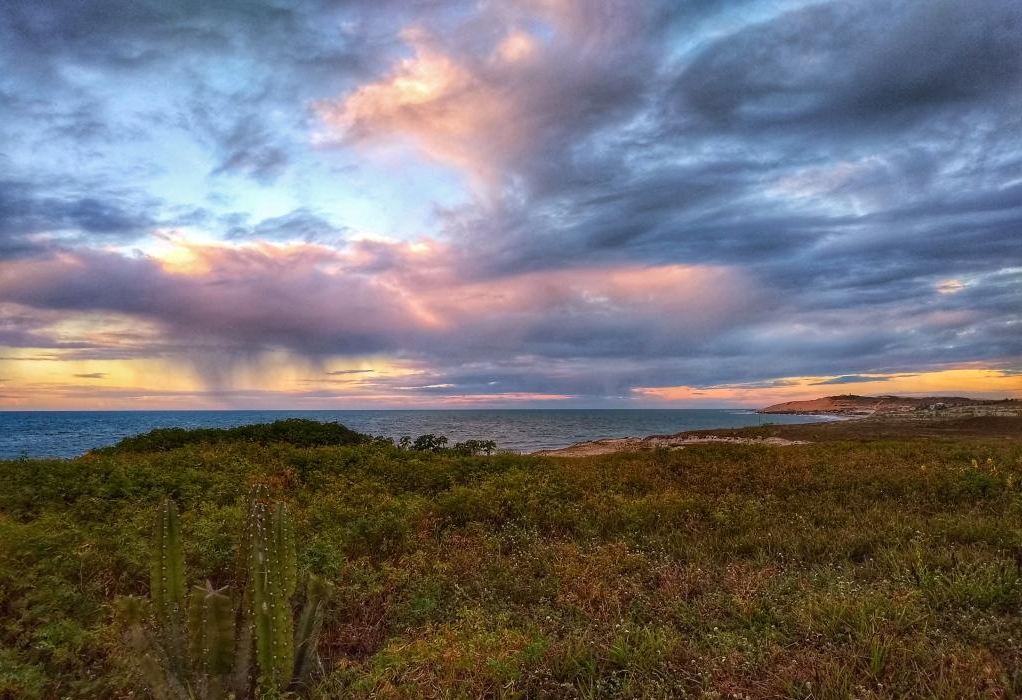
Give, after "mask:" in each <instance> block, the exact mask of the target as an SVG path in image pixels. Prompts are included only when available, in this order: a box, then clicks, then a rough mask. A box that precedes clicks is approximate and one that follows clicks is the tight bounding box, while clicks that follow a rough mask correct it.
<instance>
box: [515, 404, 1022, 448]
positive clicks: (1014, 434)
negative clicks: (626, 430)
mask: <svg viewBox="0 0 1022 700" xmlns="http://www.w3.org/2000/svg"><path fill="white" fill-rule="evenodd" d="M763 415H770V414H763ZM800 415H819V416H821V417H823V416H824V415H827V416H829V418H830V420H822V421H819V422H811V423H802V424H799V425H780V424H766V425H762V426H754V427H746V428H724V429H717V430H688V431H683V432H679V433H674V434H672V435H648V436H646V437H621V438H607V439H603V440H590V441H584V442H578V443H575V444H573V445H569V446H568V447H564V448H560V449H552V450H539V451H536V452H532V453H530V454H533V455H538V456H546V457H592V456H597V455H602V454H610V453H614V452H642V451H650V450H654V449H657V448H668V449H683V448H685V447H688V446H691V445H698V444H712V443H718V444H719V443H727V444H741V445H765V446H773V447H785V446H795V445H806V444H810V443H814V442H828V441H837V440H841V441H849V440H850V441H867V440H881V439H902V438H909V439H913V438H927V439H933V438H936V439H957V438H963V437H977V438H1000V439H1006V440H1022V410H1019V409H1018V408H1016V407H1014V406H1013V407H1011V408H1009V409H1004V410H998V409H986V408H977V407H975V406H970V407H966V408H964V409H963V410H954V409H952V410H947V411H912V412H904V411H899V412H874V413H870V414H862V413H854V414H853V413H847V414H840V415H835V414H823V413H819V414H817V413H813V412H803V413H801V414H800Z"/></svg>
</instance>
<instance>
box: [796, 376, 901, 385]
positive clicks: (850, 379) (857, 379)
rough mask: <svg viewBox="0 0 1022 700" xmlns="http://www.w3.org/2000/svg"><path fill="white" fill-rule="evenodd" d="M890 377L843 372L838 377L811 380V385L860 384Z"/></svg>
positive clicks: (885, 380) (880, 380)
mask: <svg viewBox="0 0 1022 700" xmlns="http://www.w3.org/2000/svg"><path fill="white" fill-rule="evenodd" d="M891 379H892V377H867V376H864V375H861V374H845V375H843V376H840V377H831V378H830V379H824V380H823V381H822V382H812V386H824V385H826V384H861V383H862V382H887V381H890V380H891Z"/></svg>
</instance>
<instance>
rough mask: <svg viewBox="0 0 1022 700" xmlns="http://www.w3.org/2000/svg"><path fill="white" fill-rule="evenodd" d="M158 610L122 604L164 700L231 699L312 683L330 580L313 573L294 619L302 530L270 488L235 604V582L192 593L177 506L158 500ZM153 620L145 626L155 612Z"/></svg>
mask: <svg viewBox="0 0 1022 700" xmlns="http://www.w3.org/2000/svg"><path fill="white" fill-rule="evenodd" d="M150 574H151V576H150V578H151V581H150V583H151V591H150V597H151V606H150V607H151V608H152V611H151V613H152V614H151V615H147V614H146V610H145V606H144V604H143V600H142V599H140V598H135V597H132V596H128V597H123V598H119V599H118V600H117V601H116V609H117V611H118V613H119V615H120V617H121V619H122V622H123V624H124V627H125V637H126V640H127V641H128V643H129V644H130V645H131V647H132V648H133V650H134V651H135V654H134V658H135V659H136V660H137V662H138V664H139V667H140V670H141V672H142V675H143V677H144V679H145V681H146V683H147V684H148V686H149V688H150V690H151V691H152V694H153V696H154V697H156V698H158V699H159V700H164V699H165V700H192V699H204V700H223V698H225V697H228V693H230V695H231V697H233V698H235V700H242V699H243V698H253V697H257V696H258V697H266V696H275V695H278V694H280V693H281V692H284V691H288V690H290V691H292V692H295V693H301V692H303V691H305V690H307V689H308V687H309V682H310V679H311V677H312V674H313V672H314V671H315V669H316V668H317V661H318V660H317V657H316V643H317V641H318V639H319V633H320V630H321V628H322V624H323V611H324V608H325V605H326V600H327V597H328V595H329V585H328V584H327V583H326V582H325V581H323V580H322V579H320V578H319V577H316V576H310V577H309V582H308V585H307V588H306V596H305V604H304V607H303V609H302V612H301V615H300V617H299V619H298V628H297V630H296V629H294V623H293V622H292V615H291V612H292V599H293V597H294V594H295V590H296V588H297V580H298V576H297V566H296V557H295V539H294V530H293V527H292V525H291V518H290V514H289V513H288V509H287V506H286V505H285V504H283V503H276V504H272V506H271V503H270V501H269V498H268V493H267V490H266V487H265V486H259V487H256V488H255V489H254V490H253V494H252V500H251V505H250V507H249V512H248V518H247V519H246V523H245V535H244V539H243V541H242V553H241V556H240V557H239V569H238V585H239V587H240V588H241V594H242V595H241V600H240V601H238V602H237V604H236V603H235V601H234V600H232V598H231V596H230V595H229V594H228V592H227V587H224V588H219V589H217V588H214V587H213V585H212V584H211V583H210V582H209V581H207V582H206V584H205V586H194V587H193V588H192V589H191V592H190V594H189V595H188V597H187V603H186V597H185V584H184V581H185V574H184V554H183V548H182V545H181V531H180V524H179V522H178V513H177V507H176V506H175V505H174V502H173V501H171V500H170V499H164V500H163V502H162V503H161V504H160V509H159V511H158V513H157V517H156V522H155V524H154V528H153V555H152V564H151V569H150ZM149 617H151V618H152V623H153V624H147V618H149Z"/></svg>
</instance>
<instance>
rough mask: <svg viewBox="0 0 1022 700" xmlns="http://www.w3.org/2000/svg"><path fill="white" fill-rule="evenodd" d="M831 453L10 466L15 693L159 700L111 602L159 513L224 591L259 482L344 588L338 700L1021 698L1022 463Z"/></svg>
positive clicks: (927, 448) (1, 691)
mask: <svg viewBox="0 0 1022 700" xmlns="http://www.w3.org/2000/svg"><path fill="white" fill-rule="evenodd" d="M830 437H831V439H830V440H828V441H824V442H819V443H814V444H809V445H799V446H789V447H768V446H752V445H713V444H706V445H697V446H692V447H687V448H685V449H681V450H673V451H667V450H657V451H652V452H645V453H634V454H617V455H606V456H601V457H594V458H585V459H557V458H539V457H529V456H518V455H495V456H492V457H468V456H456V455H453V454H444V453H440V454H432V453H423V452H414V451H407V450H398V449H395V448H392V447H389V446H386V445H381V444H374V443H365V444H357V445H352V446H346V447H298V446H294V445H289V444H274V443H271V444H258V443H257V442H251V441H231V440H221V441H219V442H210V443H204V444H187V441H184V442H183V443H179V442H176V441H175V442H173V444H165V443H161V444H160V445H159V449H155V448H154V449H153V450H152V451H145V449H141V448H139V444H138V443H137V442H136V443H135V449H134V450H128V449H123V450H110V451H107V452H105V453H103V454H94V455H90V456H86V457H83V458H80V459H77V460H71V461H32V460H17V461H8V462H0V484H2V485H3V486H2V488H0V698H3V699H4V700H8V699H11V700H13V699H17V700H22V699H25V700H31V699H35V698H138V697H145V692H144V691H143V690H142V688H141V685H140V680H139V678H138V677H137V676H136V672H135V670H134V668H133V667H132V666H131V665H130V664H129V663H128V659H127V656H128V655H127V654H126V653H125V646H124V642H123V640H122V639H121V633H120V630H119V627H118V626H117V625H116V624H115V623H114V621H113V616H112V613H111V602H112V600H113V599H114V597H115V596H116V595H120V594H128V593H135V594H145V593H146V591H147V588H148V583H147V580H148V579H147V567H148V556H149V544H148V531H149V526H150V522H151V520H152V517H153V512H154V510H155V508H156V506H157V504H158V502H159V500H160V498H161V497H162V496H164V495H171V496H173V497H174V498H175V499H176V500H177V503H178V504H179V506H180V508H181V512H182V524H183V531H184V537H185V549H186V556H187V559H188V565H189V569H190V572H191V573H192V574H193V575H194V578H196V579H200V578H203V579H204V578H209V579H211V580H212V581H213V582H214V584H218V585H221V584H224V583H228V582H229V580H230V578H231V571H232V568H231V567H232V562H233V557H234V545H235V542H236V541H237V539H238V533H239V532H240V531H241V529H242V522H241V521H242V518H243V515H244V512H245V496H246V493H247V490H248V485H249V484H251V483H254V482H257V481H259V482H264V483H266V484H268V485H269V486H270V488H271V489H272V490H273V491H274V493H275V494H276V495H277V496H279V497H280V498H282V499H285V500H287V501H288V502H290V504H291V506H292V508H293V512H294V515H295V525H296V531H297V535H298V537H297V539H298V553H299V562H300V567H301V568H302V569H303V570H305V571H311V572H315V573H318V574H321V575H323V576H325V577H327V578H329V579H330V580H331V581H333V582H334V584H335V593H334V596H333V601H332V604H331V607H330V609H329V612H328V616H327V620H326V624H325V627H324V632H323V639H322V642H321V645H320V653H321V655H322V656H323V659H324V662H325V665H326V668H327V670H328V674H327V676H326V677H325V678H324V679H323V680H322V682H321V684H320V685H319V687H318V688H317V690H316V692H315V695H314V696H315V697H321V698H686V697H687V698H991V697H994V698H998V697H999V698H1012V697H1017V696H1018V694H1022V615H1020V612H1022V573H1020V567H1022V548H1020V545H1022V529H1020V528H1022V442H1020V441H1019V440H1011V439H1004V438H994V437H985V438H968V437H954V438H904V439H897V440H888V439H883V440H872V441H851V440H844V439H835V436H830ZM178 444H181V446H177V445H178ZM143 447H144V445H143Z"/></svg>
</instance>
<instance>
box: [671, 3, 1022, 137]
mask: <svg viewBox="0 0 1022 700" xmlns="http://www.w3.org/2000/svg"><path fill="white" fill-rule="evenodd" d="M1020 33H1022V7H1020V6H1019V5H1018V3H1015V2H1007V1H1005V0H978V1H977V2H970V3H967V4H966V3H961V2H957V1H956V0H933V1H932V2H925V3H918V2H910V1H907V0H902V1H900V2H893V3H879V2H874V1H872V0H870V1H862V0H852V1H850V2H830V3H823V4H820V5H813V6H810V7H806V8H803V9H799V10H795V11H792V12H788V13H785V14H784V15H782V16H781V17H779V18H776V19H773V20H770V21H769V22H767V23H764V24H755V25H752V26H749V27H747V28H745V29H742V30H740V31H738V32H735V33H733V34H731V35H730V36H728V37H726V38H724V39H722V40H720V41H718V42H716V43H714V44H713V45H711V46H710V47H708V48H707V49H706V50H704V51H703V52H702V53H701V54H700V55H699V56H698V57H697V58H696V59H695V60H694V61H692V62H691V63H690V64H689V65H688V66H687V67H686V68H685V69H684V70H683V71H682V73H681V75H680V76H679V79H678V81H677V83H676V87H675V89H676V90H677V94H678V96H679V98H680V100H681V102H682V107H681V112H680V113H679V117H680V118H681V119H685V118H688V117H690V116H692V115H694V116H696V117H697V118H700V119H705V120H706V121H707V123H708V128H711V129H716V128H719V127H720V125H722V124H723V125H725V126H728V127H738V128H740V127H745V126H758V127H763V126H781V127H784V128H806V127H813V126H816V127H820V128H823V129H828V130H829V129H833V128H841V127H855V128H869V127H870V126H871V125H872V123H873V122H875V121H877V120H882V121H891V122H894V123H893V124H891V125H890V127H889V128H895V129H896V128H898V122H903V121H906V120H907V121H912V120H915V119H919V118H920V117H925V116H927V115H928V111H929V110H931V109H941V108H944V107H947V106H954V105H958V104H961V103H967V102H970V101H974V100H982V99H984V98H985V97H987V96H988V95H990V94H991V93H997V92H1000V91H1003V90H1010V89H1013V88H1016V87H1017V86H1018V85H1019V82H1020V75H1022V44H1020V42H1019V36H1020ZM823 122H826V123H825V124H824V123H823Z"/></svg>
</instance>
